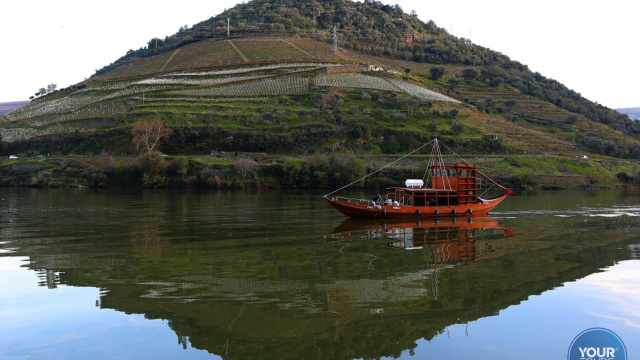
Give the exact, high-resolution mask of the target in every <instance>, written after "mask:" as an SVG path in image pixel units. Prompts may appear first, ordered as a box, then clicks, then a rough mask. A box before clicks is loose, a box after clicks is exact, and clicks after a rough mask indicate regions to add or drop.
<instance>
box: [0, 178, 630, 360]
mask: <svg viewBox="0 0 640 360" xmlns="http://www.w3.org/2000/svg"><path fill="white" fill-rule="evenodd" d="M352 195H354V196H361V197H371V196H370V194H365V193H362V192H360V191H354V192H353V193H352ZM639 226H640V194H637V193H635V194H634V193H626V192H624V191H623V190H606V191H604V190H603V191H534V192H526V193H524V192H523V193H517V194H516V195H515V196H513V197H509V198H507V200H505V201H504V202H503V203H501V204H500V205H499V206H498V207H497V208H496V209H495V211H494V212H492V213H491V216H489V217H483V218H472V219H469V218H467V217H459V218H457V219H455V221H454V220H452V219H440V220H439V221H433V220H431V221H420V222H417V221H410V220H409V221H407V220H404V221H401V222H397V221H380V220H377V221H353V220H347V219H346V218H345V217H344V216H343V215H341V214H339V213H338V212H336V211H335V210H334V209H333V208H331V207H330V206H329V205H328V204H327V203H326V202H325V201H324V200H323V199H322V196H321V194H320V193H316V192H309V191H294V192H291V191H268V192H242V191H195V190H157V191H154V190H93V189H7V188H2V189H0V358H2V359H71V358H75V359H81V358H91V359H112V358H125V359H159V358H167V359H169V358H170V359H280V360H282V359H378V358H384V359H386V358H402V359H513V358H518V359H543V358H544V359H552V358H554V359H558V358H566V357H567V355H566V354H567V350H568V348H569V346H570V344H571V342H572V340H573V339H574V338H575V337H576V335H578V334H579V333H580V332H582V331H584V330H586V329H589V328H593V327H602V328H606V329H609V330H611V331H613V332H615V333H616V334H617V335H618V336H619V337H620V338H621V339H622V340H623V341H624V343H625V345H626V347H627V350H628V353H629V354H631V356H630V358H637V356H638V355H637V354H639V353H640V231H639V229H640V227H639Z"/></svg>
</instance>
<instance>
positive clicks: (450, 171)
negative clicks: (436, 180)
mask: <svg viewBox="0 0 640 360" xmlns="http://www.w3.org/2000/svg"><path fill="white" fill-rule="evenodd" d="M449 176H451V177H455V176H456V171H455V170H454V169H449Z"/></svg>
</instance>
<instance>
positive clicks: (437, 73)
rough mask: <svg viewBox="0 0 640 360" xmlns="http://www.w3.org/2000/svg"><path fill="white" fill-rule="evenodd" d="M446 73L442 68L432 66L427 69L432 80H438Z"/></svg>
mask: <svg viewBox="0 0 640 360" xmlns="http://www.w3.org/2000/svg"><path fill="white" fill-rule="evenodd" d="M446 72H447V69H445V68H444V66H433V67H431V69H429V73H430V74H431V78H432V79H433V80H438V79H440V78H441V77H442V76H443V75H444V74H445V73H446Z"/></svg>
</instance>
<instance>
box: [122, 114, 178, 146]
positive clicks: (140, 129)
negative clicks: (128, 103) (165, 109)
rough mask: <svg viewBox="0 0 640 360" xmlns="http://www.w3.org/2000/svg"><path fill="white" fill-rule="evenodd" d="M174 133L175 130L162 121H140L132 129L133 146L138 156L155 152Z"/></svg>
mask: <svg viewBox="0 0 640 360" xmlns="http://www.w3.org/2000/svg"><path fill="white" fill-rule="evenodd" d="M172 133H173V130H171V128H169V127H168V126H167V125H166V124H165V123H164V122H162V120H160V119H155V120H152V121H149V120H144V121H140V122H137V123H135V124H134V125H133V127H132V128H131V137H132V140H133V145H134V146H135V147H136V152H137V153H138V154H143V153H153V152H155V151H156V149H157V148H158V146H160V144H161V143H162V142H163V141H164V140H167V139H168V138H169V136H171V134H172Z"/></svg>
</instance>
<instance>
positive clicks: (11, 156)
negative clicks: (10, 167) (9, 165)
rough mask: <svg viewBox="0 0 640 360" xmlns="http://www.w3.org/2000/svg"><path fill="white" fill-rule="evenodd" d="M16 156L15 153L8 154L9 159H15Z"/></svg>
mask: <svg viewBox="0 0 640 360" xmlns="http://www.w3.org/2000/svg"><path fill="white" fill-rule="evenodd" d="M17 158H18V157H17V156H15V155H9V159H17Z"/></svg>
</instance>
